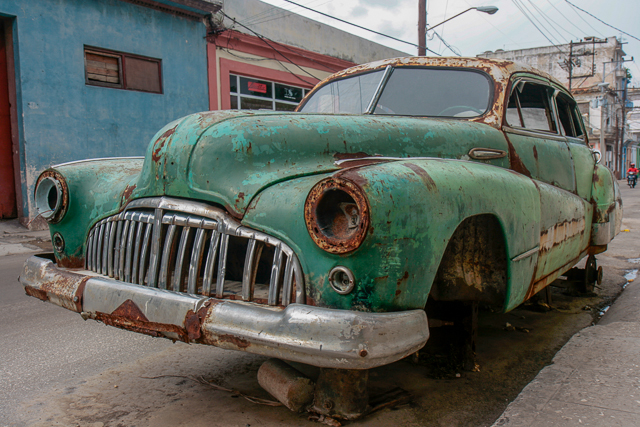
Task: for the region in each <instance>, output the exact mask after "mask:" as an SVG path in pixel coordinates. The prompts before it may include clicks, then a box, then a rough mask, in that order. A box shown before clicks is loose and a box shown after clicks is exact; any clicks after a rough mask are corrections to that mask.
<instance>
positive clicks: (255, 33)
mask: <svg viewBox="0 0 640 427" xmlns="http://www.w3.org/2000/svg"><path fill="white" fill-rule="evenodd" d="M222 14H223V15H224V16H225V17H227V18H228V19H231V20H232V21H233V22H234V23H236V24H238V25H240V26H241V27H242V28H245V29H247V30H248V31H251V33H252V34H253V35H255V36H256V37H258V38H259V39H260V40H262V42H263V43H265V44H266V45H267V46H269V47H270V48H271V49H272V50H273V51H274V52H276V53H278V55H280V56H282V57H283V58H284V59H285V60H286V61H287V62H289V63H291V64H292V65H294V66H296V67H297V68H298V69H300V71H302V72H303V73H305V74H307V75H309V76H311V77H312V78H314V79H316V80H322V79H319V78H318V77H316V76H314V75H313V74H311V73H310V72H308V71H307V70H305V69H304V68H302V67H301V66H299V65H298V64H296V63H295V62H293V61H292V60H290V59H289V58H288V57H287V56H286V55H285V54H284V53H282V52H280V51H279V50H278V49H276V48H275V47H273V45H272V44H271V43H269V41H268V40H269V39H268V38H266V37H265V36H263V35H262V34H258V33H257V32H255V31H254V30H252V29H251V28H249V27H247V26H246V25H244V24H242V23H241V22H238V21H237V20H235V19H234V18H232V17H230V16H229V15H227V14H226V13H224V12H222ZM274 43H275V42H274ZM276 61H278V60H277V59H276ZM278 62H280V61H278ZM281 64H282V63H281ZM284 68H285V70H287V71H289V72H290V73H291V74H293V75H294V76H296V78H297V79H298V80H301V81H303V82H305V83H306V84H308V85H311V86H315V83H312V82H309V81H307V80H305V79H303V78H302V77H300V76H298V75H297V74H295V73H293V72H291V71H290V70H289V69H288V68H287V67H284Z"/></svg>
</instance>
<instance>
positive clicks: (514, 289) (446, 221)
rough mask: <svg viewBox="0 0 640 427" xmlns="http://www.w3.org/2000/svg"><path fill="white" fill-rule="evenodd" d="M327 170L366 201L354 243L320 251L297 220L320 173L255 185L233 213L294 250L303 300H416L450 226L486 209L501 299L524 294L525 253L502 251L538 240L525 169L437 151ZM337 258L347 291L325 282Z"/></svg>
mask: <svg viewBox="0 0 640 427" xmlns="http://www.w3.org/2000/svg"><path fill="white" fill-rule="evenodd" d="M333 175H334V176H340V177H342V178H344V179H348V180H350V181H352V182H354V183H356V184H357V185H359V186H360V187H361V188H362V189H363V190H364V192H365V194H366V196H367V198H368V201H369V205H370V208H371V221H370V227H369V230H368V234H367V237H366V238H365V240H364V242H363V243H362V245H361V246H360V247H359V248H358V249H356V250H355V251H353V252H351V253H348V254H343V255H334V254H330V253H327V252H325V251H323V250H321V249H320V248H319V247H318V246H316V245H315V243H314V242H313V240H312V239H311V237H310V236H309V233H308V232H307V229H306V225H305V220H304V201H305V199H306V196H307V194H308V193H309V191H310V190H311V188H312V187H313V186H314V185H315V184H316V183H317V182H319V181H320V180H321V179H323V178H326V177H327V176H331V175H330V174H321V175H317V176H312V177H304V178H299V179H295V180H291V181H287V182H282V183H279V184H277V185H274V186H272V187H270V188H268V189H266V190H264V191H262V192H261V193H260V194H259V196H258V197H257V198H256V199H255V200H254V201H253V202H252V204H251V206H250V208H249V210H248V211H247V214H246V215H245V217H244V220H243V223H244V224H245V225H247V226H249V227H252V228H256V229H259V230H262V231H264V232H267V233H270V234H273V235H276V236H277V237H278V238H280V239H282V240H284V241H285V242H287V244H289V245H290V246H291V247H292V248H293V249H294V250H295V251H296V252H297V255H298V257H299V259H300V262H301V265H302V268H303V270H304V272H305V280H306V285H307V289H306V292H307V295H308V296H309V297H310V298H311V299H312V301H310V302H313V303H315V304H317V305H321V306H327V307H332V308H343V309H358V310H366V311H396V310H406V309H413V308H423V307H424V306H425V304H426V300H427V297H428V295H429V292H430V289H431V285H432V283H433V280H434V277H435V275H436V272H437V270H438V266H439V265H440V261H441V259H442V255H443V253H444V250H445V248H446V247H447V244H448V242H449V240H450V238H451V236H452V235H453V233H454V231H455V230H456V228H457V227H458V225H459V224H460V223H461V222H462V221H463V220H464V219H466V218H469V217H471V216H475V215H480V214H491V215H494V216H495V217H496V218H497V219H498V221H499V222H500V224H501V226H502V228H503V230H502V231H503V235H504V236H505V238H506V249H507V257H508V260H509V262H508V268H509V271H508V282H509V283H508V288H507V300H508V301H511V300H513V301H516V300H517V301H518V302H519V301H522V299H523V298H524V295H525V294H526V291H527V289H528V286H529V284H530V281H531V278H532V275H533V270H534V268H535V255H534V256H532V257H529V258H527V259H524V260H522V261H518V260H516V261H512V259H514V258H517V257H518V256H519V255H521V254H523V253H526V252H527V251H530V250H531V249H532V248H535V247H536V246H537V245H538V243H539V235H540V230H539V223H540V196H539V193H538V190H537V188H536V186H535V185H534V183H533V182H532V181H531V180H530V179H529V178H526V177H524V176H522V175H519V174H516V173H513V172H511V171H508V170H506V169H502V168H499V167H495V166H490V165H487V164H482V163H475V162H466V161H458V160H439V159H428V160H415V159H412V160H401V161H394V162H389V163H380V164H376V165H369V166H363V167H359V168H350V169H345V170H342V171H339V172H336V173H334V174H333ZM523 261H524V262H523ZM337 265H342V266H345V267H348V268H349V269H351V270H352V271H353V273H354V275H355V278H356V283H357V284H356V288H355V289H354V291H352V292H351V293H350V294H348V295H339V294H337V293H336V292H334V291H333V290H332V288H331V287H330V285H329V283H328V278H327V276H328V273H329V271H330V270H331V269H332V268H333V267H335V266H337ZM510 305H511V304H510Z"/></svg>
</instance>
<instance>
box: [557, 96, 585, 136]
mask: <svg viewBox="0 0 640 427" xmlns="http://www.w3.org/2000/svg"><path fill="white" fill-rule="evenodd" d="M556 105H557V106H558V118H559V119H560V125H561V126H562V130H563V131H564V135H566V136H571V137H574V138H581V137H583V136H584V131H583V127H582V120H581V119H582V118H581V114H580V110H579V109H578V105H577V104H576V101H574V100H573V99H572V98H571V97H570V96H569V95H567V94H565V93H562V92H560V93H559V94H558V96H557V97H556Z"/></svg>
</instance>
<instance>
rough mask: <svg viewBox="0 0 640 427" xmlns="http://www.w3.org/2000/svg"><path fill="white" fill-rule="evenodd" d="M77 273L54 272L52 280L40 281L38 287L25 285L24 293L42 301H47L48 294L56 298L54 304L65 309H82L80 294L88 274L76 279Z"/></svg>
mask: <svg viewBox="0 0 640 427" xmlns="http://www.w3.org/2000/svg"><path fill="white" fill-rule="evenodd" d="M79 277H81V276H78V275H77V274H65V273H62V274H56V275H55V277H53V278H52V280H50V281H47V282H44V283H42V285H41V286H40V287H39V288H34V287H32V286H25V293H26V294H27V295H29V296H32V297H35V298H38V299H39V300H42V301H49V300H50V298H49V295H53V296H55V297H56V298H57V300H58V301H57V302H56V304H58V305H60V306H61V307H64V308H66V309H67V310H71V311H75V312H76V313H80V312H81V311H82V294H83V292H84V288H85V285H86V282H87V281H88V280H89V279H90V278H91V277H90V276H87V277H83V278H82V279H81V280H78V278H79Z"/></svg>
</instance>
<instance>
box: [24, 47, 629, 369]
mask: <svg viewBox="0 0 640 427" xmlns="http://www.w3.org/2000/svg"><path fill="white" fill-rule="evenodd" d="M595 157H597V156H594V152H592V150H591V149H590V148H589V145H588V141H587V136H586V133H585V128H584V125H583V123H582V118H581V115H580V112H579V111H578V108H577V106H576V102H575V101H574V99H573V98H572V96H571V94H570V93H569V92H568V91H567V90H566V89H565V88H564V87H563V86H562V85H561V84H560V83H558V82H557V81H556V80H554V79H553V78H552V77H550V76H548V75H546V74H544V73H542V72H539V71H536V70H534V69H532V68H529V67H526V66H521V65H517V64H515V63H512V62H508V61H498V60H487V59H480V58H468V59H465V58H424V57H421V58H399V59H390V60H385V61H380V62H375V63H371V64H366V65H361V66H357V67H353V68H350V69H347V70H344V71H341V72H339V73H337V74H334V75H333V76H331V77H329V78H327V79H326V80H324V81H323V82H321V83H320V84H318V86H316V88H315V89H313V91H311V92H310V93H309V94H308V95H307V96H306V98H305V99H304V100H303V101H302V103H301V104H300V105H299V107H298V109H297V112H294V113H281V112H267V111H253V112H248V111H212V112H205V113H199V114H193V115H190V116H187V117H185V118H182V119H180V120H176V121H175V122H172V123H170V124H168V125H167V126H166V127H165V128H163V129H162V130H160V131H159V132H158V134H157V135H156V136H155V137H154V138H153V140H152V141H151V143H150V145H149V148H148V151H147V153H146V156H145V157H144V159H142V158H114V159H93V160H85V161H78V162H72V163H67V164H62V165H57V166H53V167H52V168H50V169H48V170H46V171H44V172H43V173H42V175H41V176H40V177H39V179H38V181H37V185H36V190H35V203H36V206H37V209H38V212H39V214H40V215H42V216H43V217H44V218H45V219H46V220H47V221H49V223H50V230H51V235H52V242H53V246H54V250H55V252H54V254H51V255H38V256H33V257H31V258H29V259H28V260H27V262H26V264H25V266H24V272H23V274H22V276H21V278H20V281H21V282H22V284H23V285H24V287H25V289H26V292H27V294H29V295H32V296H34V297H37V298H40V299H42V300H48V301H50V302H52V303H54V304H57V305H60V306H62V307H65V308H67V309H69V310H72V311H76V312H78V313H81V315H82V316H83V317H84V318H85V319H86V318H91V319H95V320H98V321H101V322H104V323H105V324H108V325H112V326H116V327H120V328H124V329H129V330H132V331H135V332H140V333H144V334H148V335H153V336H158V337H166V338H169V339H172V340H180V341H185V342H197V343H202V344H210V345H215V346H219V347H222V348H227V349H235V350H243V351H248V352H252V353H257V354H262V355H268V356H273V357H276V358H281V359H285V360H291V361H298V362H303V363H307V364H311V365H316V366H320V367H328V368H345V369H366V368H371V367H375V366H380V365H384V364H388V363H391V362H393V361H396V360H398V359H401V358H403V357H405V356H407V355H409V354H411V353H413V352H415V351H417V350H418V349H420V348H421V347H422V346H423V345H424V344H425V343H426V341H427V339H428V337H429V324H428V320H427V316H426V314H425V306H426V304H427V301H428V300H433V301H435V302H450V301H454V302H476V303H477V302H482V303H487V304H493V305H497V306H500V307H501V308H502V309H503V310H505V311H508V310H511V309H513V308H514V307H516V306H518V305H519V304H521V303H522V302H523V301H526V300H527V299H528V298H530V297H531V296H532V295H534V294H535V293H537V292H538V291H540V290H541V289H543V288H544V287H545V286H547V285H548V284H549V283H551V282H552V281H553V280H554V279H556V278H557V277H558V276H560V275H562V274H563V273H565V272H566V271H567V270H569V269H570V268H571V267H573V266H574V265H575V264H576V263H578V262H579V261H580V260H581V259H583V258H584V257H587V256H589V259H588V262H587V274H586V275H585V286H586V287H589V285H592V284H593V282H594V281H595V280H596V279H597V274H596V271H597V270H596V264H595V258H593V255H594V254H597V253H599V252H602V251H604V250H606V248H607V244H608V243H609V241H610V240H611V239H613V237H614V236H615V235H616V234H617V233H618V232H619V230H620V223H621V215H622V213H621V212H622V210H621V199H620V193H619V189H618V186H617V184H616V180H615V179H614V178H613V176H612V174H611V172H610V171H609V170H608V169H607V168H605V167H603V166H601V165H599V164H597V160H599V159H596V158H595Z"/></svg>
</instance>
